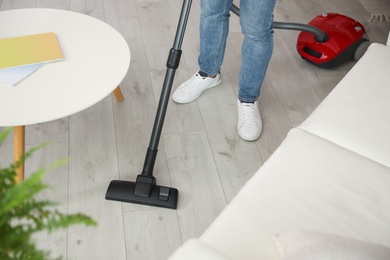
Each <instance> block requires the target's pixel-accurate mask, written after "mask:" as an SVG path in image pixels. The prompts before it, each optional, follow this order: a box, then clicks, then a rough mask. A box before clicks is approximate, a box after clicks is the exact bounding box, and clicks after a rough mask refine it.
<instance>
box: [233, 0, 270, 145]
mask: <svg viewBox="0 0 390 260" xmlns="http://www.w3.org/2000/svg"><path fill="white" fill-rule="evenodd" d="M274 7H275V0H241V1H240V22H241V28H242V33H243V35H244V41H243V44H242V51H241V56H242V61H241V69H240V79H239V87H240V89H239V92H238V100H237V113H238V120H237V131H238V134H239V135H240V137H241V138H242V139H244V140H247V141H254V140H256V139H257V138H259V136H260V134H261V132H262V128H263V125H262V121H261V116H260V111H259V107H258V103H257V99H258V98H259V96H260V88H261V85H262V83H263V81H264V77H265V72H266V71H267V67H268V63H269V60H270V58H271V54H272V49H273V10H274Z"/></svg>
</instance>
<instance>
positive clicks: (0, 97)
mask: <svg viewBox="0 0 390 260" xmlns="http://www.w3.org/2000/svg"><path fill="white" fill-rule="evenodd" d="M45 32H54V33H55V34H56V35H57V38H58V41H59V43H60V46H61V48H62V51H63V54H64V57H65V60H63V61H56V62H53V63H48V64H45V65H44V66H43V67H42V68H40V69H39V70H37V71H36V72H35V73H33V74H32V75H30V76H29V77H27V78H26V79H24V80H23V81H22V82H20V83H19V84H18V85H16V86H15V87H9V86H4V85H0V126H13V127H14V158H15V161H17V160H18V159H19V158H20V156H21V155H22V154H23V153H24V138H25V137H24V136H25V134H24V128H25V125H31V124H37V123H43V122H47V121H51V120H55V119H59V118H62V117H66V116H69V115H71V114H74V113H77V112H79V111H82V110H84V109H86V108H88V107H90V106H92V105H94V104H96V103H97V102H99V101H100V100H102V99H103V98H105V97H106V96H107V95H109V94H110V93H112V92H114V94H115V97H116V99H117V101H119V102H121V101H123V97H122V93H121V91H120V88H119V84H120V83H121V82H122V80H123V78H124V77H125V75H126V73H127V71H128V69H129V66H130V51H129V47H128V45H127V43H126V41H125V39H124V38H123V37H122V36H121V34H119V33H118V32H117V31H116V30H115V29H113V28H112V27H111V26H109V25H107V24H106V23H104V22H102V21H100V20H98V19H95V18H93V17H90V16H88V15H84V14H80V13H76V12H70V11H64V10H56V9H38V8H36V9H35V8H33V9H15V10H9V11H1V12H0V37H1V38H8V37H15V36H22V35H31V34H38V33H45ZM23 175H24V166H23V165H22V166H21V167H20V168H19V169H18V174H17V181H21V180H23Z"/></svg>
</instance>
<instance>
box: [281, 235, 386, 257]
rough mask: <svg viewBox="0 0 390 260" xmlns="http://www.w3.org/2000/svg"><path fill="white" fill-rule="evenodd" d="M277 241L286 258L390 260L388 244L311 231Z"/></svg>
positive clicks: (283, 236) (285, 236)
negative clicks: (386, 245)
mask: <svg viewBox="0 0 390 260" xmlns="http://www.w3.org/2000/svg"><path fill="white" fill-rule="evenodd" d="M275 242H276V245H277V246H278V248H279V251H280V253H281V255H282V257H283V260H329V259H332V260H345V259H353V260H384V259H390V248H388V247H385V246H382V245H378V244H374V243H368V242H364V241H361V240H356V239H351V238H347V237H342V236H335V235H330V234H326V233H322V232H316V231H311V230H297V231H291V232H287V233H284V234H279V235H276V236H275Z"/></svg>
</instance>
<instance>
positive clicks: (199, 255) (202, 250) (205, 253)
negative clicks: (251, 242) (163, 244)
mask: <svg viewBox="0 0 390 260" xmlns="http://www.w3.org/2000/svg"><path fill="white" fill-rule="evenodd" d="M168 259H169V260H200V259H202V260H206V259H212V260H229V259H228V258H227V257H226V256H224V255H223V254H221V253H220V252H218V251H217V250H215V249H214V248H212V247H210V246H209V245H207V244H206V243H204V242H202V241H200V240H198V239H190V240H188V241H186V242H185V243H184V244H183V245H182V246H181V247H180V248H179V249H178V250H176V251H175V252H174V253H173V254H172V255H171V256H170V257H169V258H168Z"/></svg>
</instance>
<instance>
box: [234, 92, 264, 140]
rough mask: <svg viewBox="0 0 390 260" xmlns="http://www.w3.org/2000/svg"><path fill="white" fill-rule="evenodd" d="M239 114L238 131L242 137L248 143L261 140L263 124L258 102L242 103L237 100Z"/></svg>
mask: <svg viewBox="0 0 390 260" xmlns="http://www.w3.org/2000/svg"><path fill="white" fill-rule="evenodd" d="M237 112H238V123H237V131H238V134H239V135H240V137H241V138H242V139H244V140H246V141H254V140H256V139H257V138H259V136H260V134H261V131H262V129H263V123H262V122H261V116H260V111H259V107H258V105H257V101H256V102H255V103H241V102H240V100H238V99H237Z"/></svg>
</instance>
